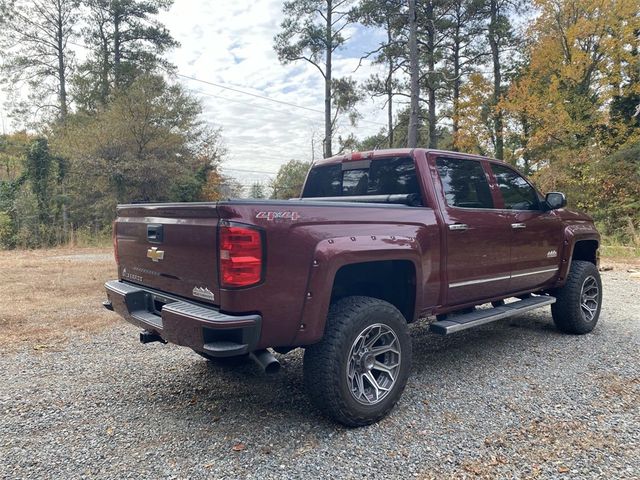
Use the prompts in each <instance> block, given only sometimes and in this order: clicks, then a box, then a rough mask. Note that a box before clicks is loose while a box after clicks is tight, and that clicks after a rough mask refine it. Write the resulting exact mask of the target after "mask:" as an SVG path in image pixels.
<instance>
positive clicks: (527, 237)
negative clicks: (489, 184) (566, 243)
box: [489, 163, 564, 292]
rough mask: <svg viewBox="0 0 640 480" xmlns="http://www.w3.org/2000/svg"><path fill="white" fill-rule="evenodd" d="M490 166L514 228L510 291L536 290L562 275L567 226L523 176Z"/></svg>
mask: <svg viewBox="0 0 640 480" xmlns="http://www.w3.org/2000/svg"><path fill="white" fill-rule="evenodd" d="M489 165H490V168H491V171H492V172H493V176H494V177H495V182H496V185H497V186H498V189H499V190H500V196H501V198H499V199H498V201H499V202H500V203H501V205H499V206H500V207H501V208H502V210H501V211H502V212H503V213H504V215H505V216H506V218H507V219H508V223H509V226H510V227H511V232H510V237H511V252H510V257H511V284H510V286H509V287H510V288H509V290H511V291H513V292H516V291H522V290H533V289H535V288H536V287H538V286H542V285H544V284H545V283H547V282H549V281H550V280H551V279H553V278H554V277H555V276H556V275H557V274H558V268H559V266H560V258H561V255H562V247H563V240H564V226H563V224H562V221H561V220H560V218H558V216H557V215H556V214H555V213H554V212H553V211H545V209H544V208H543V203H542V199H541V196H540V195H539V194H538V192H537V191H536V190H535V188H533V186H531V184H529V182H527V180H526V179H525V178H524V177H523V176H522V175H520V174H519V173H518V172H516V171H515V170H513V169H511V168H510V167H508V166H507V165H500V164H496V163H490V164H489Z"/></svg>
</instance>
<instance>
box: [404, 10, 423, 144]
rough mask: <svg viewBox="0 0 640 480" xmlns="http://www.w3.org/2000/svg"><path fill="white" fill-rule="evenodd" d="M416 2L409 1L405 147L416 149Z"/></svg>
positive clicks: (417, 120)
mask: <svg viewBox="0 0 640 480" xmlns="http://www.w3.org/2000/svg"><path fill="white" fill-rule="evenodd" d="M417 28H418V26H417V18H416V0H409V70H410V73H411V93H410V96H411V107H410V111H409V128H408V132H407V146H408V147H409V148H416V147H417V145H418V122H419V118H418V116H419V105H418V102H419V101H420V86H419V84H418V75H419V72H418V68H419V65H418V41H417V33H418V32H417Z"/></svg>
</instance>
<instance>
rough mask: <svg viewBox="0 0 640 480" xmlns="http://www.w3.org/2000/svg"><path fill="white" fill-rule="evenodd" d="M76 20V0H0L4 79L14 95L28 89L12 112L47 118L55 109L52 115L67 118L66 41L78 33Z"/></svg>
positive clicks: (68, 60)
mask: <svg viewBox="0 0 640 480" xmlns="http://www.w3.org/2000/svg"><path fill="white" fill-rule="evenodd" d="M77 23H78V1H77V0H30V1H27V0H17V1H15V2H13V1H11V0H0V27H1V28H0V52H2V53H1V54H0V55H2V57H3V59H4V62H3V65H2V73H4V75H6V78H5V82H4V83H8V84H9V87H10V88H11V89H12V90H13V92H14V94H15V95H16V96H18V97H19V96H20V94H21V92H20V90H21V89H22V88H23V87H27V89H28V92H29V96H28V99H27V101H26V102H20V105H21V107H20V110H21V111H16V112H14V114H17V115H20V114H23V115H28V116H29V117H30V118H33V117H35V116H36V115H40V116H41V117H44V118H46V116H47V113H48V112H51V111H53V112H55V113H54V114H53V115H54V117H55V118H57V119H59V120H61V121H64V120H65V119H66V117H67V114H68V111H69V100H68V93H67V90H68V87H67V84H68V79H69V75H70V73H71V72H72V69H73V62H74V55H73V52H72V51H71V50H70V46H69V41H70V40H72V39H73V38H74V37H75V35H76V33H77V32H76V27H77ZM53 98H55V100H52V99H53ZM35 123H39V122H38V121H36V122H35Z"/></svg>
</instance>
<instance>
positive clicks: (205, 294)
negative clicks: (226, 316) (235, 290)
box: [193, 287, 216, 302]
mask: <svg viewBox="0 0 640 480" xmlns="http://www.w3.org/2000/svg"><path fill="white" fill-rule="evenodd" d="M193 296H194V297H200V298H204V299H206V300H211V301H212V302H215V300H216V297H215V295H214V294H213V292H212V291H211V290H209V289H208V288H207V287H193Z"/></svg>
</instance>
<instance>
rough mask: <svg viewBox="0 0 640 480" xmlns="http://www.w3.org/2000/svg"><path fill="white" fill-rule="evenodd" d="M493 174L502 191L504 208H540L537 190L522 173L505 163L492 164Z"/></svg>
mask: <svg viewBox="0 0 640 480" xmlns="http://www.w3.org/2000/svg"><path fill="white" fill-rule="evenodd" d="M491 170H492V171H493V176H494V177H496V183H497V184H498V187H499V188H500V192H501V193H502V199H503V200H504V208H506V209H508V210H538V209H539V208H540V201H539V199H538V194H537V192H536V190H535V189H534V188H533V187H532V186H531V185H529V182H527V181H526V180H525V179H524V178H523V177H522V176H521V175H519V174H518V173H516V172H515V171H513V170H511V169H510V168H509V167H505V166H503V165H496V164H495V163H492V164H491Z"/></svg>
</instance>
